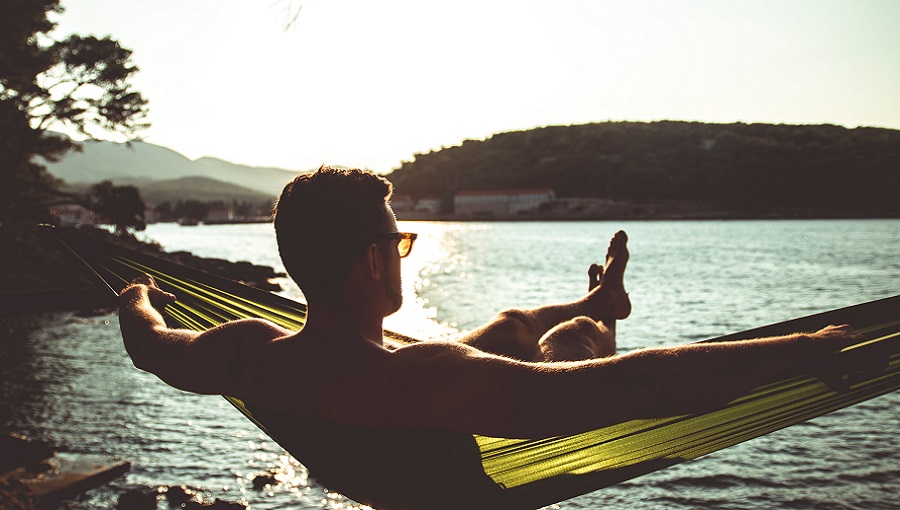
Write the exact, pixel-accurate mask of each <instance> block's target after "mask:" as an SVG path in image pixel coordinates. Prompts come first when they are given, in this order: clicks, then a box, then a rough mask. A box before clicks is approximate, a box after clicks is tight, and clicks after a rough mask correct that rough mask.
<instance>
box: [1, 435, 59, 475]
mask: <svg viewBox="0 0 900 510" xmlns="http://www.w3.org/2000/svg"><path fill="white" fill-rule="evenodd" d="M52 456H53V449H51V448H50V447H49V446H47V445H46V444H44V443H40V442H37V441H31V440H29V439H27V438H25V437H24V436H20V435H16V434H7V435H3V436H0V473H5V472H7V471H12V470H13V469H16V468H25V469H26V470H27V471H29V472H31V473H40V472H42V471H45V470H46V468H47V465H46V463H45V461H46V460H47V459H49V458H50V457H52Z"/></svg>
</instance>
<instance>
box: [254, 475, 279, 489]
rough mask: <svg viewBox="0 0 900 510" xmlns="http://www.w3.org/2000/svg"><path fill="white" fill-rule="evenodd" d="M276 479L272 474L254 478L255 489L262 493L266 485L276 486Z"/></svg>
mask: <svg viewBox="0 0 900 510" xmlns="http://www.w3.org/2000/svg"><path fill="white" fill-rule="evenodd" d="M276 483H277V482H276V481H275V477H274V476H272V475H270V474H262V475H256V476H255V477H253V488H254V489H255V490H258V491H261V490H262V489H263V487H265V486H266V485H275V484H276Z"/></svg>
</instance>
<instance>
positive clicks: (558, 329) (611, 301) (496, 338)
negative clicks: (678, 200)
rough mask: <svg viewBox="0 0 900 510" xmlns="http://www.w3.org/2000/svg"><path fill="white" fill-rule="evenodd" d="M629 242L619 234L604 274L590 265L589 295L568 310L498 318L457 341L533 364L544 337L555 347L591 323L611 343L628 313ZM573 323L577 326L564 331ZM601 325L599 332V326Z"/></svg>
mask: <svg viewBox="0 0 900 510" xmlns="http://www.w3.org/2000/svg"><path fill="white" fill-rule="evenodd" d="M627 241H628V238H627V236H626V235H625V233H624V232H621V231H620V232H617V233H616V235H615V236H613V238H612V240H611V241H610V244H609V248H608V250H607V252H606V268H605V269H604V268H601V267H600V266H598V265H596V264H592V265H591V267H590V269H589V270H588V276H589V280H590V283H589V286H588V288H589V292H588V294H587V296H585V297H584V298H582V299H580V300H578V301H575V302H573V303H568V304H562V305H548V306H542V307H539V308H535V309H532V310H507V311H505V312H501V313H500V314H499V315H498V316H497V317H496V318H495V319H494V320H493V321H491V322H489V323H487V324H485V325H484V326H482V327H480V328H478V329H477V330H475V331H473V332H471V333H469V334H468V335H466V336H465V337H463V338H461V339H460V341H461V342H463V343H466V344H468V345H471V346H472V347H475V348H477V349H479V350H482V351H485V352H490V353H494V354H498V355H501V356H507V357H511V358H516V359H521V360H525V361H531V360H535V359H538V357H539V356H540V355H541V352H542V350H541V347H540V346H539V344H540V342H541V340H542V339H543V338H544V337H548V336H549V337H552V338H553V340H552V341H551V343H552V344H555V345H559V344H561V343H562V342H564V341H565V340H566V339H568V338H570V337H571V335H572V333H570V332H571V331H582V328H585V326H586V325H587V323H586V322H585V321H590V322H593V328H594V330H596V331H597V334H599V335H602V336H609V335H613V338H614V331H615V320H617V319H624V318H626V317H627V316H628V315H629V314H630V313H631V302H630V301H629V299H628V294H627V293H626V292H625V286H624V283H623V277H624V274H625V266H626V265H627V263H628V258H629V254H628V247H627ZM576 318H579V319H578V320H575V319H576ZM573 320H575V322H576V323H577V325H566V324H568V323H569V322H570V321H573ZM600 323H602V324H603V328H602V329H600V328H599V326H598V324H600ZM551 333H552V335H551ZM590 334H591V335H593V334H594V333H593V332H591V333H590ZM591 339H593V336H591ZM578 341H580V340H576V341H574V342H576V343H577V342H578ZM599 343H600V344H603V345H604V347H603V348H601V349H600V350H599V352H604V353H605V352H608V351H609V348H608V344H609V341H608V340H606V339H603V340H599ZM612 345H614V341H613V344H612ZM613 350H614V349H613Z"/></svg>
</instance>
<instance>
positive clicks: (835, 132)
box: [387, 121, 900, 216]
mask: <svg viewBox="0 0 900 510" xmlns="http://www.w3.org/2000/svg"><path fill="white" fill-rule="evenodd" d="M387 177H388V178H389V179H390V180H391V181H392V182H393V183H394V185H395V187H396V192H397V193H401V194H408V195H413V196H417V197H422V196H425V195H437V196H441V197H443V198H444V199H445V202H452V196H453V194H455V193H456V192H457V191H461V190H489V189H503V188H531V187H546V188H552V189H554V190H555V191H556V194H557V195H558V196H563V197H566V196H567V197H604V198H614V199H630V200H633V201H636V202H641V201H654V200H667V199H675V200H692V201H701V202H706V203H709V204H713V205H715V206H716V207H719V208H722V209H726V210H732V211H744V212H747V213H750V214H756V213H767V212H771V211H776V212H777V211H800V212H801V213H803V212H804V211H805V212H808V213H810V214H813V215H851V216H852V215H870V216H898V215H900V205H898V203H897V201H896V199H895V198H894V197H896V196H897V194H898V193H900V131H897V130H893V129H881V128H866V127H860V128H855V129H847V128H844V127H840V126H834V125H781V124H780V125H772V124H743V123H735V124H707V123H700V122H675V121H665V122H651V123H644V122H605V123H595V124H585V125H576V126H550V127H544V128H537V129H533V130H529V131H516V132H509V133H501V134H496V135H494V136H492V137H490V138H488V139H487V140H484V141H473V140H466V141H465V142H463V143H462V144H461V145H459V146H455V147H450V148H446V149H442V150H440V151H435V152H430V153H428V154H417V155H416V156H415V159H414V160H413V161H411V162H405V163H403V164H402V166H401V167H400V168H398V169H396V170H395V171H394V172H393V173H391V174H390V175H388V176H387Z"/></svg>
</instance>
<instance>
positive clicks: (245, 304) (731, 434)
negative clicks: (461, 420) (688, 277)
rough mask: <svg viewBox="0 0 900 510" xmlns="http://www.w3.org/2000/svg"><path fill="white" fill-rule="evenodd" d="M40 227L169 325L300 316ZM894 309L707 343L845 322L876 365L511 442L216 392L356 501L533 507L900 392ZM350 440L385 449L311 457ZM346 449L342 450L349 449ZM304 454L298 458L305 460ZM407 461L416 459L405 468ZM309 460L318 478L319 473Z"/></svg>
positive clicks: (898, 300)
mask: <svg viewBox="0 0 900 510" xmlns="http://www.w3.org/2000/svg"><path fill="white" fill-rule="evenodd" d="M48 230H49V231H50V232H52V233H53V234H54V235H55V236H56V237H57V239H59V240H60V241H61V242H62V243H63V244H64V245H66V246H68V247H69V248H70V249H71V250H72V252H73V253H74V254H76V256H78V257H79V258H80V259H81V260H83V261H84V262H85V263H86V264H87V266H88V267H90V268H91V269H92V271H93V275H94V277H95V278H97V279H98V280H99V281H100V282H102V283H103V285H105V286H108V287H109V288H110V290H111V292H116V293H118V291H119V290H121V289H122V288H123V287H124V286H125V285H127V284H128V283H129V282H130V281H131V279H132V278H134V277H135V276H137V275H139V274H141V273H147V274H150V275H151V276H153V277H154V278H155V279H156V281H157V282H158V284H159V286H160V287H161V288H162V289H163V290H166V291H168V292H172V293H175V294H176V295H177V296H178V301H177V302H175V303H174V304H172V305H168V306H167V307H166V309H165V312H164V315H165V316H166V320H167V322H169V323H170V326H172V327H180V328H188V329H194V330H205V329H208V328H210V327H212V326H215V325H217V324H221V323H223V322H227V321H230V320H235V319H242V318H263V319H267V320H270V321H272V322H274V323H275V324H278V325H279V326H282V327H285V328H289V329H293V330H297V329H299V328H301V327H302V326H303V323H304V321H305V318H306V308H305V306H304V305H303V304H300V303H297V302H294V301H291V300H289V299H286V298H283V297H280V296H277V295H274V294H271V293H268V292H265V291H261V290H258V289H254V288H251V287H247V286H245V285H242V284H240V283H237V282H233V281H230V280H227V279H223V278H220V277H217V276H214V275H211V274H208V273H204V272H202V271H198V270H195V269H191V268H187V267H185V266H181V265H178V264H175V263H172V262H168V261H165V260H162V259H159V258H156V257H152V256H149V255H146V254H142V253H138V252H134V251H131V250H127V249H124V248H121V247H118V246H114V245H111V244H108V243H105V242H103V241H97V240H92V239H87V238H85V237H83V236H81V235H78V234H74V233H72V232H68V231H65V230H61V229H48ZM898 312H900V296H895V297H891V298H887V299H882V300H879V301H873V302H870V303H865V304H861V305H856V306H851V307H848V308H843V309H838V310H833V311H830V312H825V313H821V314H817V315H812V316H809V317H804V318H800V319H795V320H791V321H787V322H782V323H778V324H772V325H769V326H764V327H761V328H756V329H752V330H748V331H744V332H741V333H735V334H732V335H727V336H724V337H719V338H715V339H712V340H708V341H731V340H740V339H750V338H757V337H761V336H775V335H783V334H789V333H792V332H796V331H812V330H817V329H819V328H821V327H824V326H826V325H828V324H843V323H849V324H851V325H852V326H853V327H854V328H856V329H857V330H858V331H860V332H862V333H863V334H864V335H865V336H866V337H867V340H865V341H863V342H860V343H859V344H858V345H853V346H850V347H848V348H846V349H844V350H843V351H841V352H840V353H836V354H834V355H832V356H835V357H838V358H839V357H841V356H844V355H846V353H847V352H850V351H855V353H863V354H865V355H866V356H871V357H872V358H873V359H875V360H877V361H878V363H877V366H874V365H873V368H872V369H869V370H866V371H864V372H857V373H850V374H831V375H829V376H827V377H826V376H823V378H824V379H823V378H820V377H816V376H813V375H801V376H792V377H789V378H786V379H784V380H780V381H776V382H773V383H771V384H767V385H764V386H761V387H759V388H757V389H755V390H754V391H752V392H750V393H749V394H747V395H744V396H742V397H740V398H738V399H736V400H734V401H732V402H730V403H729V404H727V405H726V406H724V407H723V408H721V409H719V410H716V411H713V412H709V413H706V414H701V415H685V416H672V417H668V418H662V419H652V420H632V421H628V422H625V423H620V424H617V425H613V426H609V427H604V428H601V429H597V430H594V431H590V432H585V433H581V434H576V435H572V436H566V437H554V438H548V439H541V440H521V439H515V440H513V439H503V438H493V437H484V436H478V435H471V434H455V433H453V434H450V433H444V432H440V431H432V435H429V432H428V431H421V433H420V432H419V431H414V432H401V431H374V430H364V429H354V428H353V427H346V426H342V425H337V424H328V423H326V422H320V421H317V420H310V419H301V418H297V417H294V418H286V417H280V418H279V417H278V416H273V415H272V414H271V413H267V412H265V411H261V410H260V411H258V412H254V411H253V410H252V409H251V408H250V407H248V406H247V405H245V404H244V403H243V402H241V401H240V400H238V399H235V398H233V397H228V396H226V397H225V398H226V399H228V401H229V402H231V403H232V404H233V405H234V406H235V407H236V408H237V409H238V410H240V411H241V412H242V413H243V414H244V415H246V416H247V417H248V418H249V419H250V420H251V421H253V422H254V423H255V424H256V425H257V426H258V427H260V428H261V429H262V430H263V431H265V432H267V433H268V434H269V435H270V436H272V438H273V439H274V440H275V441H276V442H278V443H279V444H280V445H281V446H282V447H284V448H285V449H286V450H287V451H288V452H289V453H291V454H292V455H294V456H295V457H296V458H297V460H299V461H300V462H301V463H303V464H304V465H306V466H307V468H309V469H310V473H311V475H313V476H315V477H317V478H319V479H320V481H322V482H323V483H325V484H326V486H328V487H329V488H330V489H333V490H338V491H340V492H342V493H344V494H345V495H347V496H349V497H351V498H353V499H355V500H357V501H360V502H364V503H367V504H375V505H385V506H387V507H390V508H420V507H423V506H424V507H428V508H442V507H446V508H460V507H467V508H537V507H541V506H545V505H548V504H552V503H555V502H558V501H562V500H564V499H569V498H572V497H575V496H578V495H581V494H584V493H587V492H591V491H594V490H597V489H600V488H603V487H607V486H610V485H613V484H616V483H619V482H621V481H624V480H627V479H630V478H633V477H636V476H640V475H643V474H646V473H649V472H651V471H655V470H658V469H662V468H665V467H668V466H672V465H674V464H678V463H680V462H684V461H686V460H690V459H694V458H697V457H700V456H703V455H706V454H708V453H712V452H714V451H717V450H720V449H722V448H726V447H728V446H732V445H735V444H737V443H740V442H743V441H747V440H749V439H753V438H755V437H759V436H762V435H764V434H768V433H770V432H774V431H776V430H779V429H782V428H784V427H788V426H790V425H794V424H797V423H800V422H802V421H805V420H809V419H811V418H814V417H817V416H821V415H824V414H827V413H830V412H832V411H835V410H837V409H841V408H844V407H847V406H850V405H853V404H856V403H858V402H861V401H863V400H867V399H870V398H873V397H876V396H878V395H883V394H885V393H889V392H892V391H894V390H897V389H900V314H898ZM386 338H387V339H388V340H392V341H395V342H399V343H409V342H414V341H415V340H412V339H410V338H408V337H405V336H403V335H398V334H396V333H390V332H386ZM810 372H816V367H810ZM826 383H827V384H826ZM251 407H252V406H251ZM304 434H307V435H306V436H304ZM313 434H314V435H318V436H321V437H315V436H311V435H313ZM352 437H356V438H363V439H360V440H359V441H356V442H355V443H352V441H351V442H348V444H351V443H352V444H354V445H355V446H354V447H353V448H357V449H359V448H367V446H366V445H371V444H372V443H373V442H374V443H379V442H380V443H383V444H384V445H389V446H384V447H383V450H381V451H379V452H378V453H377V454H373V455H375V456H376V457H377V456H378V455H381V456H383V457H384V459H383V460H384V465H382V466H376V467H375V468H373V469H372V470H370V471H365V472H362V471H361V472H360V473H358V474H357V475H353V474H351V471H353V470H354V469H357V468H356V467H355V464H356V463H355V462H354V460H353V459H352V458H351V459H348V458H346V457H343V455H341V454H336V456H338V457H341V458H340V459H339V460H332V461H331V463H332V464H333V465H335V466H337V468H331V467H330V466H329V465H328V462H329V461H328V460H327V459H324V457H327V456H328V455H327V453H321V454H320V453H317V452H319V450H321V452H332V451H335V449H337V450H338V451H339V450H340V448H341V444H343V443H342V441H343V440H344V439H346V438H352ZM329 438H342V439H340V440H337V441H336V442H337V444H333V445H327V444H326V445H325V446H321V443H323V442H326V443H327V442H328V439H329ZM428 441H431V443H428ZM434 441H441V443H440V444H442V445H444V444H446V445H453V447H454V450H455V451H453V452H450V453H449V454H447V455H443V454H441V453H440V452H439V450H440V449H439V448H431V447H428V446H423V445H427V444H435V443H434ZM317 444H318V445H319V446H317ZM317 447H318V448H319V450H316V448H317ZM389 447H395V448H398V449H403V448H405V449H406V450H408V451H409V452H411V453H410V454H409V456H403V455H400V454H398V455H399V456H397V455H394V454H393V453H392V452H391V451H389ZM348 448H349V447H348ZM353 448H349V449H347V451H346V452H345V453H344V454H346V455H353V454H354V450H353ZM429 448H430V449H429ZM423 452H424V453H423ZM434 452H438V453H434ZM304 453H307V455H306V457H308V458H304ZM332 457H334V456H332ZM370 460H372V459H370ZM375 460H377V459H375ZM373 461H374V460H373ZM308 462H309V463H308ZM413 463H416V464H418V465H409V464H413ZM429 463H431V464H435V463H441V464H444V463H446V464H452V465H448V466H443V465H442V466H429V465H428V464H429ZM360 464H365V461H360ZM319 465H320V466H321V472H322V473H327V477H324V476H323V477H319V476H318V472H317V466H319ZM386 466H395V467H397V469H406V470H407V475H406V476H397V475H396V473H391V472H390V471H391V469H392V468H391V467H386ZM430 467H434V468H440V469H442V471H441V470H439V471H438V472H439V473H440V476H441V477H444V478H447V479H448V480H447V481H446V482H441V483H437V482H434V481H433V480H429V477H430V473H433V472H434V471H433V470H429V468H430ZM359 469H362V468H359ZM379 470H380V471H379ZM344 471H346V473H347V474H346V476H345V475H344ZM423 473H424V474H423ZM416 477H418V478H416ZM435 477H436V476H431V477H430V478H435ZM441 484H443V485H441Z"/></svg>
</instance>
